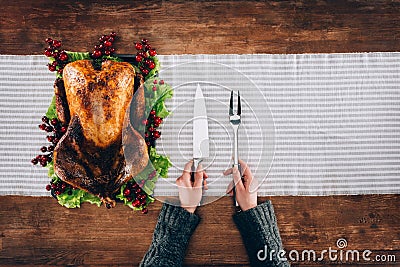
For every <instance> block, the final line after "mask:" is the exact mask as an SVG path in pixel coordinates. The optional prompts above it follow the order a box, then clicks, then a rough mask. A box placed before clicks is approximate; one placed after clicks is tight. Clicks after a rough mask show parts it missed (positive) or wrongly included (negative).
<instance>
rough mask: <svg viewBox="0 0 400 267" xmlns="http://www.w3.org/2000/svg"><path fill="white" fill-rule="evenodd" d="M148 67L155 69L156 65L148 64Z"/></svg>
mask: <svg viewBox="0 0 400 267" xmlns="http://www.w3.org/2000/svg"><path fill="white" fill-rule="evenodd" d="M148 66H149V69H151V70H152V69H154V68H155V67H156V64H154V62H151V63H149V64H148Z"/></svg>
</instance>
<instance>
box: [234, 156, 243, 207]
mask: <svg viewBox="0 0 400 267" xmlns="http://www.w3.org/2000/svg"><path fill="white" fill-rule="evenodd" d="M235 166H237V168H238V170H239V175H240V178H242V167H241V166H240V164H239V163H237V164H233V167H235ZM233 201H234V203H235V207H236V210H237V211H239V210H240V206H239V203H238V202H237V201H236V184H235V180H233Z"/></svg>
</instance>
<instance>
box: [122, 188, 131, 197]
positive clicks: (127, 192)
mask: <svg viewBox="0 0 400 267" xmlns="http://www.w3.org/2000/svg"><path fill="white" fill-rule="evenodd" d="M130 194H131V190H129V188H125V189H124V196H126V197H127V196H129V195H130Z"/></svg>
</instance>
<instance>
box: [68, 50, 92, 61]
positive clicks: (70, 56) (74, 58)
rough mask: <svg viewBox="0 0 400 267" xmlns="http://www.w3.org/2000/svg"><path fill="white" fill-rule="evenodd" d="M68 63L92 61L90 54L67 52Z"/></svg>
mask: <svg viewBox="0 0 400 267" xmlns="http://www.w3.org/2000/svg"><path fill="white" fill-rule="evenodd" d="M67 55H68V62H74V61H77V60H82V59H91V57H90V54H89V52H71V51H67Z"/></svg>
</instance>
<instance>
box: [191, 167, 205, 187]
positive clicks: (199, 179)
mask: <svg viewBox="0 0 400 267" xmlns="http://www.w3.org/2000/svg"><path fill="white" fill-rule="evenodd" d="M202 169H203V166H202V165H201V164H199V165H198V166H197V169H196V172H195V173H194V183H193V186H194V187H201V185H202V183H203V177H204V171H202Z"/></svg>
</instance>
